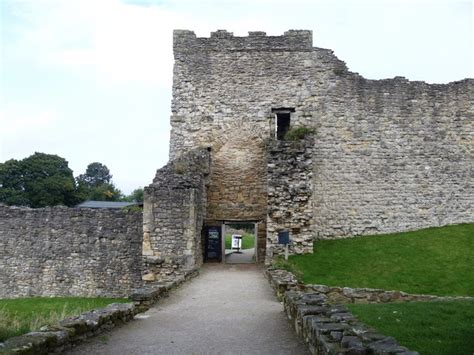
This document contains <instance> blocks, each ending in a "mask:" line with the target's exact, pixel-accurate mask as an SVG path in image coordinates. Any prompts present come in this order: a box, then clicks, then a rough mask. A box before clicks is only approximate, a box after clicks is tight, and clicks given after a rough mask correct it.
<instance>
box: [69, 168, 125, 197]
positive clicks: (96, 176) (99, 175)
mask: <svg viewBox="0 0 474 355" xmlns="http://www.w3.org/2000/svg"><path fill="white" fill-rule="evenodd" d="M76 181H77V186H78V190H79V194H80V196H81V197H82V199H83V200H95V201H119V200H120V199H121V198H122V197H123V195H122V192H121V191H120V190H119V189H117V188H116V187H115V185H114V184H113V183H112V175H111V174H110V170H109V168H107V166H105V165H104V164H101V163H98V162H94V163H90V164H89V165H88V166H87V168H86V172H85V173H84V174H81V175H79V176H78V177H77V178H76Z"/></svg>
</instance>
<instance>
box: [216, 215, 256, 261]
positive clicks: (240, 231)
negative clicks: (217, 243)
mask: <svg viewBox="0 0 474 355" xmlns="http://www.w3.org/2000/svg"><path fill="white" fill-rule="evenodd" d="M222 236H223V246H222V247H223V253H222V255H223V262H224V263H226V264H254V263H256V262H257V261H258V260H257V258H258V257H257V252H256V250H257V223H255V222H241V221H239V222H233V221H232V222H223V224H222Z"/></svg>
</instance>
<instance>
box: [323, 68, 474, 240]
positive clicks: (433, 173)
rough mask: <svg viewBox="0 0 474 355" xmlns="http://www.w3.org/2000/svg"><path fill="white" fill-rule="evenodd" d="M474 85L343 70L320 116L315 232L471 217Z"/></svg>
mask: <svg viewBox="0 0 474 355" xmlns="http://www.w3.org/2000/svg"><path fill="white" fill-rule="evenodd" d="M473 84H474V81H473V80H472V79H469V80H463V81H459V82H453V83H450V84H446V85H428V84H426V83H423V82H409V81H408V80H406V79H403V78H397V79H393V80H378V81H375V80H366V79H363V78H361V77H359V76H357V75H355V74H352V73H345V74H344V73H343V74H341V75H338V76H337V79H336V80H335V81H334V86H333V87H331V88H330V89H328V91H327V94H328V95H330V98H331V101H330V104H320V105H319V108H320V110H319V112H318V113H317V116H316V115H315V118H316V122H315V123H316V127H317V136H316V139H315V149H314V162H315V175H314V179H315V206H317V209H316V210H315V218H316V228H317V234H318V236H319V237H320V238H326V237H334V236H349V235H361V234H377V233H386V232H396V231H404V230H411V229H419V228H425V227H430V226H442V225H447V224H455V223H464V222H472V221H473V220H474V215H473V213H474V212H473V211H474V210H473V209H472V202H473V201H474V196H473V189H472V185H470V181H472V172H473V160H472V143H473V132H474V127H473V122H474V115H473V114H474V112H473V111H474V85H473ZM336 97H337V100H336ZM318 116H319V117H321V118H320V119H319V118H318Z"/></svg>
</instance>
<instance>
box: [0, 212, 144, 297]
mask: <svg viewBox="0 0 474 355" xmlns="http://www.w3.org/2000/svg"><path fill="white" fill-rule="evenodd" d="M142 223H143V221H142V214H141V213H140V212H127V211H121V210H111V209H101V210H92V209H72V208H66V207H54V208H41V209H30V208H19V207H7V206H3V205H0V270H1V272H0V297H1V298H6V297H7V298H12V297H22V296H109V297H112V296H113V297H121V296H126V295H128V294H130V293H131V290H132V289H133V288H135V287H139V286H140V283H141V254H142V251H141V248H142V235H143V234H142Z"/></svg>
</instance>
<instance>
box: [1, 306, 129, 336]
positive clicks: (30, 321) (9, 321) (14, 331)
mask: <svg viewBox="0 0 474 355" xmlns="http://www.w3.org/2000/svg"><path fill="white" fill-rule="evenodd" d="M117 302H128V300H126V299H117V298H79V297H59V298H40V297H34V298H19V299H5V300H0V341H3V340H5V339H7V338H9V337H12V336H16V335H20V334H24V333H27V332H29V331H33V330H37V329H39V328H40V327H41V326H43V325H45V324H54V323H57V322H58V321H60V320H61V319H63V318H65V317H67V316H70V315H75V314H79V313H81V312H85V311H88V310H92V309H96V308H102V307H105V306H106V305H108V304H110V303H117Z"/></svg>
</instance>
